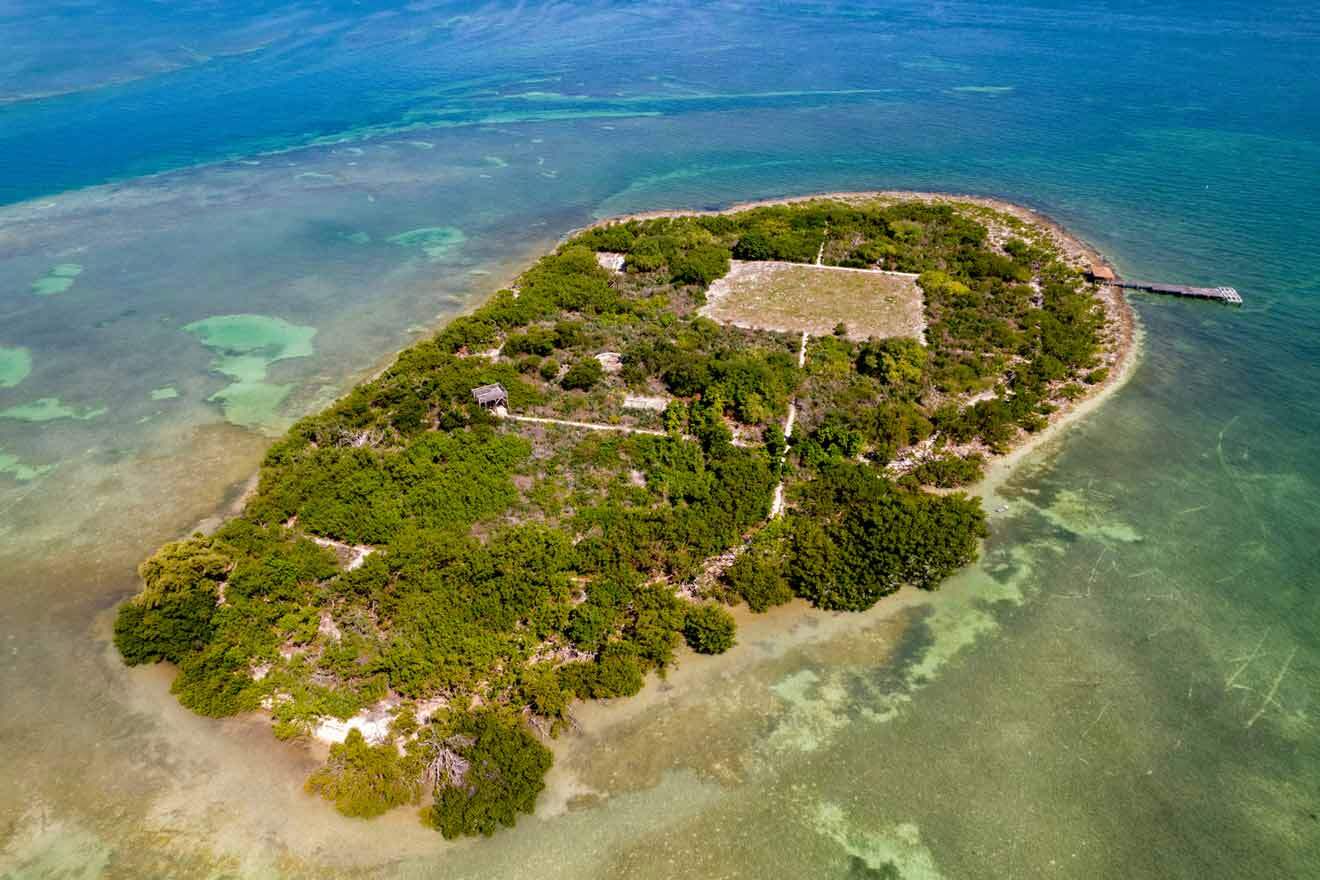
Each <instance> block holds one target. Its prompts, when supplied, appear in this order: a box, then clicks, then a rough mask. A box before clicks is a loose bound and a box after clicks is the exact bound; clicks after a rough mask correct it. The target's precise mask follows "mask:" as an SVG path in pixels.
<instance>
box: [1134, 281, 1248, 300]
mask: <svg viewBox="0 0 1320 880" xmlns="http://www.w3.org/2000/svg"><path fill="white" fill-rule="evenodd" d="M1113 283H1114V284H1116V285H1118V286H1119V287H1122V288H1125V289H1127V290H1144V291H1145V292H1146V293H1167V294H1170V295H1172V296H1189V297H1192V298H1194V299H1213V300H1218V301H1219V302H1223V303H1229V304H1230V305H1235V306H1240V305H1242V295H1241V294H1239V293H1238V292H1237V290H1236V289H1235V288H1232V287H1188V286H1186V285H1182V284H1151V283H1149V282H1146V281H1123V280H1121V279H1117V280H1115V281H1114V282H1113Z"/></svg>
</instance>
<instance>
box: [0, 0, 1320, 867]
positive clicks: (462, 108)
mask: <svg viewBox="0 0 1320 880" xmlns="http://www.w3.org/2000/svg"><path fill="white" fill-rule="evenodd" d="M27 5H28V4H21V3H20V4H19V6H18V7H17V8H16V9H15V10H12V11H10V10H6V11H4V12H3V13H0V45H4V46H6V47H8V48H9V49H10V50H11V51H10V52H8V53H7V56H6V58H5V60H3V61H0V69H3V70H4V71H5V73H6V76H5V77H3V82H4V87H3V94H2V95H0V98H4V99H12V98H17V97H20V96H23V95H37V94H45V93H54V92H67V94H63V95H61V96H58V97H48V98H44V99H40V100H14V101H11V102H10V103H8V104H4V105H0V200H3V201H6V202H8V203H9V204H8V206H7V207H3V208H0V641H2V642H3V645H4V653H3V657H4V659H3V661H2V662H0V693H3V694H4V709H5V712H4V715H3V718H2V719H0V743H2V744H3V746H4V748H3V749H0V782H3V783H4V785H3V786H0V792H2V793H0V872H3V871H12V872H14V873H15V874H16V875H17V876H42V875H51V876H98V875H108V876H187V875H190V874H196V875H198V876H203V875H207V874H211V873H214V872H215V871H217V870H219V871H221V872H226V873H230V874H250V875H281V874H298V873H302V872H304V871H305V872H308V873H312V872H317V871H319V872H321V874H322V875H324V874H325V873H327V872H328V873H336V872H343V873H351V872H354V871H359V872H362V873H373V874H374V873H396V874H400V875H404V876H454V877H468V876H482V877H498V876H509V877H519V876H529V875H530V874H535V875H536V876H542V877H548V876H569V875H572V876H576V877H581V876H615V875H619V876H621V875H624V874H627V875H628V876H630V877H636V876H642V877H645V876H665V877H673V876H694V877H710V876H746V877H754V876H792V875H802V876H840V877H843V876H857V877H866V876H902V877H907V878H918V877H948V878H953V877H981V876H984V877H991V876H1024V877H1037V876H1040V877H1047V876H1050V877H1053V876H1077V877H1081V876H1130V877H1184V876H1185V877H1203V876H1222V877H1303V876H1314V875H1317V874H1320V843H1318V841H1320V821H1318V820H1317V818H1316V813H1317V803H1320V748H1318V747H1317V731H1316V724H1317V720H1316V713H1317V706H1316V693H1317V685H1320V636H1317V633H1316V627H1317V623H1316V622H1317V620H1320V607H1318V602H1317V598H1316V597H1317V592H1316V589H1315V586H1314V578H1313V570H1314V568H1315V566H1314V563H1315V561H1316V559H1317V556H1316V554H1317V551H1316V547H1317V546H1318V545H1317V537H1318V536H1320V510H1318V509H1317V502H1316V500H1315V499H1316V498H1317V497H1320V494H1318V493H1317V489H1318V488H1320V463H1317V458H1316V456H1315V442H1314V439H1313V438H1314V437H1315V436H1317V432H1318V431H1320V408H1318V407H1317V404H1316V398H1315V389H1316V388H1317V387H1320V308H1318V306H1317V303H1318V301H1317V296H1320V269H1317V266H1320V208H1317V205H1320V60H1318V59H1320V52H1317V49H1318V48H1320V19H1318V18H1317V17H1316V13H1315V10H1314V9H1313V8H1312V7H1310V6H1307V5H1304V4H1300V3H1294V4H1288V3H1278V4H1267V5H1263V6H1262V5H1259V4H1245V3H1243V4H1236V3H1213V4H1178V5H1173V6H1166V7H1164V8H1162V9H1161V10H1160V11H1152V10H1150V9H1148V8H1147V7H1146V6H1145V5H1137V4H1105V5H1101V4H1081V3H1071V4H1062V3H1056V4H1046V3H1037V4H1034V5H1029V6H1023V5H1009V4H998V3H991V4H985V3H976V4H973V3H953V4H943V5H940V6H939V7H935V8H933V9H932V8H928V7H927V6H926V5H924V4H915V3H912V4H905V3H882V4H855V5H849V4H836V3H830V4H823V3H822V4H812V3H807V4H776V5H773V6H772V5H768V4H767V5H762V6H759V7H750V6H743V5H732V4H730V5H725V4H700V5H696V4H692V5H688V4H659V5H657V4H651V5H648V6H640V7H639V6H630V5H626V4H611V3H600V4H590V5H579V6H575V7H574V8H573V9H571V10H570V9H566V8H564V7H560V6H555V7H543V6H538V5H531V6H527V7H522V8H521V9H519V10H518V11H517V12H516V13H514V12H512V11H510V10H508V9H504V8H502V7H496V6H476V5H474V4H457V3H434V4H414V5H413V6H411V7H409V8H408V9H407V10H405V9H404V8H403V7H402V6H399V5H395V4H383V3H380V4H359V3H343V4H340V3H334V2H328V0H327V2H322V3H302V4H294V5H284V4H280V5H276V4H265V3H255V2H247V3H242V4H225V6H224V7H222V8H219V9H218V8H217V7H214V6H213V5H211V4H188V3H184V4H175V5H173V6H172V7H171V8H170V10H169V11H168V12H162V11H160V10H156V9H152V10H150V11H149V12H148V11H144V9H145V8H143V9H139V8H138V5H136V4H120V3H106V2H101V3H92V4H88V5H86V6H83V7H80V8H76V9H75V8H74V7H70V8H68V9H62V8H56V9H54V10H53V11H52V10H50V9H45V8H44V7H43V9H42V12H41V14H40V15H37V14H34V10H35V9H36V7H35V6H33V7H32V9H28V8H26V7H27ZM148 173H150V174H152V175H153V176H142V175H144V174H148ZM107 181H115V182H114V183H111V184H107ZM74 187H81V189H74ZM881 187H901V188H920V189H939V190H951V191H966V192H976V193H986V194H993V195H1002V196H1005V197H1008V198H1011V199H1014V200H1018V201H1021V202H1024V203H1026V204H1029V205H1032V206H1034V207H1038V208H1041V209H1043V210H1045V211H1046V212H1048V213H1049V214H1051V215H1052V216H1054V217H1056V218H1058V219H1059V220H1061V221H1062V222H1064V223H1065V224H1067V225H1068V226H1070V227H1071V228H1073V229H1075V230H1077V231H1078V232H1079V233H1080V234H1082V235H1083V236H1085V237H1086V238H1088V239H1089V240H1091V241H1092V242H1094V243H1095V244H1097V245H1098V246H1099V247H1101V248H1102V249H1103V250H1104V251H1105V252H1106V253H1107V254H1109V255H1110V256H1111V257H1112V258H1113V259H1114V260H1115V262H1116V263H1117V264H1118V265H1119V267H1120V269H1121V270H1122V271H1123V272H1124V273H1125V274H1127V275H1130V276H1142V277H1149V278H1151V279H1156V280H1176V281H1182V282H1187V283H1226V284H1233V285H1235V286H1237V287H1238V288H1239V289H1240V290H1242V292H1243V294H1244V296H1245V297H1246V299H1247V305H1246V306H1245V307H1244V308H1242V309H1238V310H1229V309H1224V308H1218V307H1212V306H1207V305H1203V304H1195V303H1185V302H1179V301H1172V300H1160V299H1156V298H1149V297H1139V298H1136V299H1135V300H1134V302H1135V303H1136V306H1137V310H1138V313H1139V315H1140V317H1141V320H1142V324H1143V327H1144V332H1145V355H1144V360H1143V362H1142V364H1141V366H1140V368H1139V369H1138V371H1137V373H1136V375H1135V376H1134V378H1133V380H1132V382H1131V383H1130V384H1129V385H1128V386H1127V387H1126V388H1125V389H1123V390H1122V391H1120V392H1119V393H1118V394H1117V395H1116V396H1115V398H1114V399H1113V400H1112V401H1111V402H1110V403H1108V404H1107V405H1106V406H1105V407H1104V408H1103V409H1101V410H1100V411H1099V412H1098V413H1097V414H1096V415H1094V416H1092V417H1091V418H1089V419H1088V420H1087V421H1086V422H1085V423H1083V424H1082V425H1081V426H1080V427H1079V428H1077V429H1076V430H1074V431H1072V432H1070V433H1069V435H1068V436H1067V437H1066V442H1064V443H1062V444H1056V445H1055V446H1054V447H1052V448H1051V449H1048V450H1045V451H1043V452H1042V453H1041V454H1039V455H1037V456H1036V457H1035V458H1034V459H1033V462H1032V464H1031V466H1030V467H1028V468H1026V469H1025V470H1024V471H1023V472H1021V473H1020V474H1018V475H1017V476H1016V477H1015V478H1014V479H1013V480H1012V481H1011V482H1010V483H1009V485H1007V486H1006V487H1004V488H1003V489H1002V490H1001V494H1002V500H998V499H997V500H995V501H994V502H992V504H993V505H994V506H995V507H998V506H1000V505H1001V504H1004V505H1006V506H1007V509H1006V510H1004V511H1003V512H1001V513H997V514H995V516H994V517H993V526H994V528H993V534H992V537H991V539H990V542H989V545H988V547H987V553H986V557H985V560H984V562H983V563H982V564H981V565H979V566H977V567H976V568H975V569H973V570H970V571H968V572H966V573H965V574H964V575H962V576H960V577H959V578H958V579H957V580H956V581H955V582H954V583H952V584H950V585H949V587H948V588H947V589H946V590H945V591H944V592H942V593H941V594H940V595H939V596H938V597H936V598H935V599H933V600H931V601H928V602H920V603H915V604H913V605H912V606H911V607H909V608H906V609H905V610H904V611H903V612H902V614H901V615H899V617H898V618H896V619H894V620H888V621H886V620H884V619H881V618H880V617H876V618H867V619H865V620H852V619H838V618H833V617H828V616H824V615H813V614H809V613H806V612H802V611H800V610H791V611H789V612H786V613H785V614H784V615H782V616H781V617H779V618H775V619H773V620H769V621H766V620H761V621H754V622H750V623H749V624H748V626H747V627H746V628H745V629H744V644H743V646H742V648H741V649H740V650H739V651H737V652H735V653H734V654H733V655H731V656H729V657H726V658H723V659H721V660H719V661H705V660H698V659H696V658H692V659H690V660H688V661H686V662H685V664H684V665H683V667H682V668H681V669H680V670H679V671H678V673H676V674H675V675H674V676H673V677H672V678H671V680H670V682H668V683H667V684H659V683H657V684H656V685H654V686H653V687H652V688H651V689H649V690H648V692H647V694H646V695H644V696H643V697H641V698H639V699H638V700H637V701H635V702H633V703H632V704H626V705H621V706H618V707H606V708H601V707H593V708H590V709H586V710H584V711H583V714H582V718H583V732H582V733H581V734H579V735H577V736H575V737H571V738H569V739H568V740H566V741H565V742H564V743H563V744H562V745H561V751H562V755H561V760H560V764H559V770H558V771H557V776H556V779H555V784H554V786H553V787H552V791H551V792H549V793H547V795H546V796H545V797H544V798H543V808H542V813H541V815H540V816H539V818H536V819H532V820H528V821H525V822H523V823H521V824H520V826H519V828H518V829H516V830H514V831H512V832H508V833H506V834H503V835H501V836H500V837H499V838H497V839H496V840H495V841H472V842H465V843H462V844H459V845H448V844H444V843H443V842H442V841H439V840H438V839H436V838H435V836H434V835H432V834H430V833H429V832H426V831H424V830H423V829H421V828H419V827H417V824H416V822H415V821H414V819H413V817H411V816H409V815H406V814H405V813H400V814H398V815H397V816H390V817H386V818H385V819H384V820H382V821H380V822H377V823H372V824H364V823H351V822H347V821H345V820H343V819H340V818H339V817H337V816H336V815H335V814H333V812H331V811H329V810H328V809H326V808H325V806H324V805H323V804H321V803H319V802H316V801H312V800H310V799H308V798H307V797H305V796H304V795H302V794H301V792H300V790H299V788H300V783H301V779H302V777H303V775H305V772H306V770H307V768H308V767H309V766H310V765H311V763H312V762H313V760H314V758H313V757H312V756H309V755H308V754H306V753H305V751H304V750H303V748H302V747H301V746H298V745H281V744H278V743H275V742H274V741H273V739H272V738H271V737H270V736H269V734H268V732H266V730H265V729H263V727H262V725H261V724H260V723H259V722H256V721H246V720H242V719H235V720H228V721H224V722H213V721H208V720H205V719H199V718H195V717H193V716H191V715H189V714H188V713H186V712H184V711H182V710H181V709H179V708H178V707H177V706H176V705H175V704H174V703H173V701H172V699H171V698H170V697H169V695H168V693H167V682H168V674H167V671H165V670H136V671H133V672H128V671H126V670H124V669H123V668H122V666H120V665H119V663H118V662H117V660H116V658H115V657H114V654H113V652H112V651H111V650H110V649H109V648H108V646H107V643H106V634H107V626H108V619H109V618H108V614H109V610H110V609H111V608H112V607H113V605H114V604H115V603H116V602H117V601H119V600H120V599H121V598H122V597H124V596H125V595H127V594H128V593H130V592H131V591H132V590H133V589H134V576H133V566H134V565H135V564H136V562H137V561H138V560H139V559H140V558H141V557H142V556H143V555H144V554H145V553H146V552H148V551H149V550H150V549H151V548H152V547H153V546H154V545H155V544H156V543H158V542H159V541H161V540H164V539H167V538H169V537H171V536H174V535H177V534H179V533H181V532H183V531H186V530H187V529H189V528H191V527H192V526H193V525H194V524H195V523H196V522H197V521H198V520H201V519H202V518H204V517H207V516H209V515H211V514H213V513H214V512H215V511H216V510H217V509H218V508H219V507H220V506H221V505H222V504H224V503H226V502H227V501H228V500H232V499H233V498H234V497H235V496H236V495H237V494H238V492H239V491H240V489H241V485H242V483H243V481H244V480H245V479H246V477H247V476H248V475H250V474H251V473H252V472H253V470H254V468H255V465H256V462H257V461H258V460H259V457H260V454H261V450H262V448H263V445H264V444H265V443H267V442H269V435H270V432H272V431H275V430H278V428H279V427H280V426H281V425H283V424H285V423H287V422H288V421H289V420H290V419H292V418H294V417H296V416H297V415H298V414H300V413H303V412H307V411H309V410H312V409H314V408H316V407H318V406H319V405H321V404H323V403H324V402H325V401H327V400H329V399H331V398H332V397H333V396H334V395H336V394H337V393H339V392H340V391H342V390H343V389H344V388H345V387H346V386H347V385H348V384H349V383H351V382H352V381H353V380H354V379H356V378H359V377H361V376H363V375H366V374H367V373H369V372H370V371H371V370H372V369H373V368H374V367H375V366H378V365H379V364H380V362H381V360H382V358H384V357H385V356H387V355H388V353H389V352H391V351H392V350H395V349H397V348H398V347H400V346H402V345H405V344H407V342H408V341H409V340H410V339H412V338H416V335H417V334H418V333H419V332H420V331H421V330H422V329H423V328H425V327H428V326H431V325H432V324H434V323H435V322H436V321H437V320H439V319H443V317H445V316H447V315H451V314H454V313H456V312H458V311H460V310H461V309H463V308H464V307H466V306H467V305H468V304H470V303H471V302H472V301H473V300H474V298H476V297H479V296H481V295H483V294H485V293H488V292H489V291H491V290H492V289H494V287H495V286H497V285H498V284H499V283H500V281H501V280H502V279H504V278H507V277H508V276H509V275H510V274H511V273H512V272H513V271H514V270H515V269H516V267H517V266H518V265H519V264H520V263H522V262H524V261H525V260H526V259H528V258H530V256H531V255H532V254H534V253H535V252H537V251H538V250H540V249H543V248H544V247H546V246H548V245H549V244H550V243H551V242H553V241H554V240H555V239H557V238H558V237H559V236H561V235H562V234H563V233H565V232H566V231H567V230H569V229H571V228H573V227H574V226H577V225H580V224H583V223H585V222H588V221H590V220H591V219H592V218H595V217H600V216H608V215H611V214H615V213H620V212H626V211H634V210H647V209H654V208H665V207H707V206H713V205H722V204H727V203H730V202H734V201H739V200H747V199H754V198H761V197H768V196H776V195H784V194H795V193H807V192H815V191H821V190H836V189H860V188H881ZM73 265H76V266H78V267H80V271H79V272H77V273H76V274H74V273H72V272H71V270H69V269H68V268H67V267H69V266H73ZM61 267H64V268H61ZM70 280H73V282H74V283H71V284H68V285H66V284H65V282H66V281H70ZM56 288H60V289H58V290H57V289H56ZM43 293H48V294H49V295H41V294H43ZM226 316H259V318H257V319H250V318H244V319H243V320H241V321H235V320H234V319H232V318H226ZM199 322H203V323H199ZM206 322H209V323H206ZM189 328H192V331H191V332H190V329H189ZM198 328H202V329H201V330H200V331H199V329H198ZM206 328H210V330H212V331H214V332H210V333H208V332H205V331H206ZM303 328H305V329H303ZM231 331H234V332H231ZM312 331H314V332H312ZM236 387H237V388H238V390H237V391H233V389H235V388H236ZM171 390H172V391H173V392H175V393H174V394H170V393H168V392H169V391H171ZM226 390H230V391H233V393H231V394H230V395H229V396H228V397H226V396H225V392H226ZM6 412H9V413H11V416H10V417H4V413H6ZM15 412H16V413H18V417H14V416H12V414H13V413H15ZM24 416H26V417H24ZM80 417H81V418H80ZM894 871H897V872H898V873H897V875H895V874H894V873H893V872H894Z"/></svg>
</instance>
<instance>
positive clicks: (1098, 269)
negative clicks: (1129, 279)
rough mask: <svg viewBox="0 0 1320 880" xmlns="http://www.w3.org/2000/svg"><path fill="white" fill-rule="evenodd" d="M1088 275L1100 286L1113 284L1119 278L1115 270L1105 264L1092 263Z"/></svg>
mask: <svg viewBox="0 0 1320 880" xmlns="http://www.w3.org/2000/svg"><path fill="white" fill-rule="evenodd" d="M1086 275H1087V277H1088V278H1090V279H1091V280H1092V281H1095V282H1096V283H1098V284H1113V283H1114V281H1115V280H1117V278H1118V276H1117V275H1115V274H1114V270H1113V269H1111V268H1109V267H1108V266H1106V265H1105V264H1104V263H1092V264H1091V270H1090V271H1089V272H1087V273H1086Z"/></svg>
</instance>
